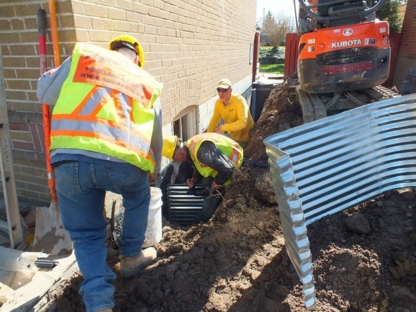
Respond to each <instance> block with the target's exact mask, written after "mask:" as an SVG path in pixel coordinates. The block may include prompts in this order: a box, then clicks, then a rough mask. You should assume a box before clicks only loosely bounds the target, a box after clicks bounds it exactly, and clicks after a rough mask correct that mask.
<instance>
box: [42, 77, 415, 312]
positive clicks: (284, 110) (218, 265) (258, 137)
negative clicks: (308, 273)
mask: <svg viewBox="0 0 416 312" xmlns="http://www.w3.org/2000/svg"><path fill="white" fill-rule="evenodd" d="M301 123H302V119H301V113H300V109H299V105H298V104H297V103H296V101H295V97H294V93H293V89H291V88H289V87H288V85H287V84H284V85H279V86H276V87H275V88H274V89H273V90H272V91H271V94H270V96H269V98H268V99H267V101H266V103H265V105H264V109H263V112H262V115H261V116H260V118H259V120H258V121H257V122H256V125H255V127H254V128H253V130H252V133H251V140H250V142H249V145H248V146H247V147H246V149H245V157H246V158H249V159H251V160H252V162H250V163H246V164H244V165H243V167H242V168H241V169H240V170H239V171H238V172H237V173H236V174H235V178H234V181H233V183H232V184H231V185H230V186H229V187H228V188H227V192H226V194H225V197H224V200H223V201H222V203H221V204H220V205H219V207H218V209H217V211H216V212H215V214H214V216H213V217H212V218H211V220H210V221H208V222H207V223H205V224H199V225H192V226H182V227H181V226H176V225H170V224H169V223H168V222H167V221H164V227H163V238H162V240H161V242H160V243H159V244H157V245H156V246H155V247H156V249H157V251H158V258H157V261H155V263H154V264H152V265H150V266H149V267H147V268H146V269H144V270H143V271H142V272H141V273H139V275H138V276H136V277H134V278H132V279H130V280H123V279H122V278H121V277H119V278H118V279H117V281H116V283H115V287H116V293H115V308H114V311H142V312H148V311H169V312H185V311H244V312H245V311H259V312H260V311H262V312H264V311H265V312H268V311H270V312H271V311H306V309H305V306H304V302H303V293H302V283H301V282H300V280H299V277H298V276H297V274H296V272H295V270H294V267H293V266H292V264H291V262H290V259H289V257H288V255H287V253H286V249H285V241H284V238H283V235H282V228H281V224H280V219H279V210H278V206H277V203H276V198H275V194H274V190H273V182H272V177H271V174H270V172H269V169H268V168H267V167H262V166H256V165H255V161H258V164H262V163H265V162H267V155H266V152H265V147H264V145H263V143H262V141H263V139H264V138H265V137H267V136H269V135H271V134H273V133H276V132H279V131H284V130H286V129H288V128H291V127H296V126H298V125H300V124H301ZM415 206H416V203H415V195H414V192H413V189H402V190H397V191H392V192H388V193H386V194H383V195H382V196H379V197H377V198H374V199H372V200H370V201H368V202H365V203H363V204H361V205H360V206H356V207H351V208H350V209H347V210H345V211H343V212H339V213H337V214H335V215H332V216H328V217H325V218H323V219H321V220H319V221H317V222H315V223H313V224H311V225H309V226H308V237H309V239H310V244H311V250H312V257H313V267H314V278H315V286H316V291H317V310H318V311H394V312H406V311H409V312H411V311H416V230H415V228H416V214H415ZM109 251H110V252H109V262H110V263H111V264H112V265H113V269H114V270H115V272H116V273H117V274H119V263H118V260H117V251H116V250H112V249H109ZM81 282H82V276H81V274H80V273H75V274H74V275H73V276H72V277H71V278H70V279H67V280H65V281H64V282H63V283H62V284H61V285H59V287H57V288H55V289H54V291H53V292H51V293H50V294H49V296H50V301H49V305H48V306H47V307H46V306H45V307H44V308H43V310H42V311H84V310H85V306H84V304H83V302H82V299H81V297H80V296H79V295H78V293H77V292H78V290H79V287H80V284H81Z"/></svg>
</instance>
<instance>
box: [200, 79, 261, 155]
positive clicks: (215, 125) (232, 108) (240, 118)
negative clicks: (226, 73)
mask: <svg viewBox="0 0 416 312" xmlns="http://www.w3.org/2000/svg"><path fill="white" fill-rule="evenodd" d="M217 92H218V99H217V101H216V102H215V106H214V113H213V115H212V117H211V120H210V122H209V125H208V128H207V132H216V133H226V134H227V135H228V136H229V137H230V138H232V139H233V140H234V141H236V142H237V143H238V144H240V146H241V147H242V148H244V147H246V145H247V142H248V140H249V132H250V129H251V128H252V127H253V125H254V120H253V117H252V116H251V113H250V110H249V107H248V105H247V101H246V100H245V99H244V97H242V96H241V95H237V94H233V87H232V85H231V81H230V80H229V79H221V80H220V81H219V82H218V83H217ZM221 119H222V120H223V121H224V123H223V124H221V125H219V123H220V120H221Z"/></svg>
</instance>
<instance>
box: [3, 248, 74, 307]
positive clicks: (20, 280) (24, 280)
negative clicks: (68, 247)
mask: <svg viewBox="0 0 416 312" xmlns="http://www.w3.org/2000/svg"><path fill="white" fill-rule="evenodd" d="M47 256H48V255H47V254H44V253H40V252H26V251H19V250H14V249H10V248H5V247H0V263H1V266H0V298H1V303H2V305H1V306H0V310H1V311H13V312H17V311H22V312H23V311H29V310H32V308H33V307H34V306H35V305H36V303H37V302H38V301H39V300H40V299H41V298H42V296H43V295H44V294H45V293H47V291H48V290H49V289H50V288H51V287H52V286H53V285H54V284H55V283H57V282H58V281H60V280H61V279H62V277H63V276H64V274H65V272H67V271H68V270H69V269H70V268H71V267H74V266H76V261H75V256H74V254H73V253H72V254H70V255H68V256H65V257H61V258H56V257H55V258H54V259H53V260H54V261H56V265H55V266H54V267H51V268H38V267H37V266H35V264H34V263H35V260H36V259H37V258H46V257H47Z"/></svg>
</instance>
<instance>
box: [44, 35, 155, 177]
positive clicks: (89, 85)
mask: <svg viewBox="0 0 416 312" xmlns="http://www.w3.org/2000/svg"><path fill="white" fill-rule="evenodd" d="M161 91H162V86H161V84H160V83H159V82H157V81H156V80H155V78H154V77H153V76H151V75H150V74H148V73H147V72H145V71H144V70H142V69H141V68H139V67H138V66H136V65H134V64H133V63H132V62H131V61H129V60H128V59H127V58H126V57H125V56H124V55H122V54H121V53H119V52H115V51H110V50H107V49H103V48H100V47H97V46H94V45H90V44H82V43H77V44H76V45H75V48H74V51H73V53H72V60H71V67H70V71H69V75H68V77H67V78H66V80H65V81H64V83H63V86H62V89H61V93H60V94H59V98H58V100H57V102H56V105H55V107H54V109H53V113H52V122H51V134H50V136H51V147H50V149H51V150H53V149H58V148H74V149H81V150H87V151H91V152H97V153H101V154H105V155H109V156H112V157H116V158H118V159H121V160H124V161H126V162H128V163H130V164H132V165H135V166H137V167H139V168H141V169H142V170H145V171H148V172H153V170H154V166H155V161H154V157H153V152H152V151H151V149H150V142H151V138H152V132H153V123H154V109H153V105H154V103H155V101H156V99H157V98H158V97H159V96H160V93H161Z"/></svg>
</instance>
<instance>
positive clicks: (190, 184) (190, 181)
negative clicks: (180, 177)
mask: <svg viewBox="0 0 416 312" xmlns="http://www.w3.org/2000/svg"><path fill="white" fill-rule="evenodd" d="M196 182H197V178H196V177H192V178H190V179H187V180H186V185H188V187H189V188H190V189H191V188H193V187H194V186H195V184H196Z"/></svg>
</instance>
